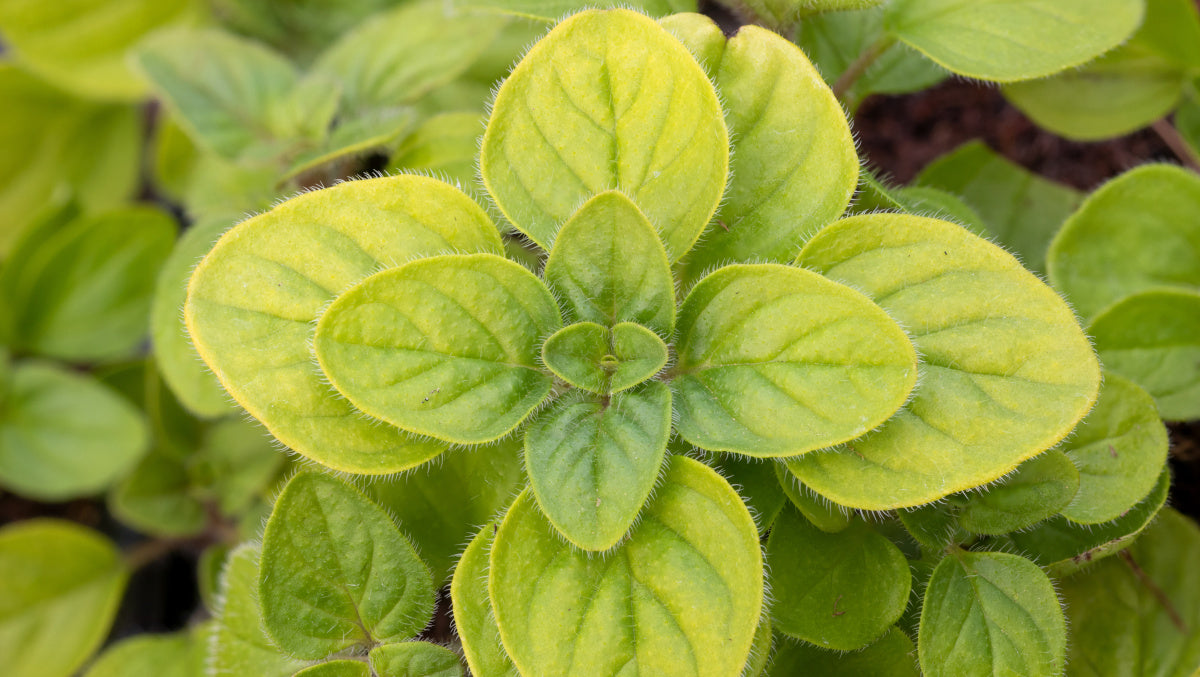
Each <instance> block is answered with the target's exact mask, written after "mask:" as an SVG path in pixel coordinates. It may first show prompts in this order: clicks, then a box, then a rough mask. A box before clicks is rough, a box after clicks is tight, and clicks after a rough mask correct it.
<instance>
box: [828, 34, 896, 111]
mask: <svg viewBox="0 0 1200 677" xmlns="http://www.w3.org/2000/svg"><path fill="white" fill-rule="evenodd" d="M894 44H896V38H893V37H892V36H890V35H882V36H880V37H879V39H878V40H876V41H875V42H874V44H872V45H871V46H870V47H868V48H866V50H864V51H863V53H862V54H859V55H858V58H857V59H855V60H854V61H853V62H852V63H851V64H850V65H849V66H847V67H846V70H845V71H844V72H843V73H842V74H841V75H840V76H839V77H838V79H837V81H836V82H834V83H833V95H834V96H836V97H837V98H838V99H839V100H842V99H844V98H845V96H846V92H849V91H850V88H851V87H853V86H854V83H856V82H858V79H859V78H861V77H862V76H863V74H864V73H866V72H867V69H868V68H870V67H871V66H873V65H874V64H875V62H876V61H877V60H878V59H879V57H881V56H883V53H884V52H886V51H888V50H889V49H891V47H892V45H894Z"/></svg>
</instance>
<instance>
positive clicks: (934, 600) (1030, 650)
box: [917, 551, 1067, 677]
mask: <svg viewBox="0 0 1200 677" xmlns="http://www.w3.org/2000/svg"><path fill="white" fill-rule="evenodd" d="M1066 650H1067V625H1066V621H1065V620H1064V619H1063V611H1062V608H1061V607H1060V606H1059V604H1058V596H1057V595H1056V594H1055V591H1054V584H1052V583H1051V582H1050V579H1049V578H1047V577H1046V574H1045V573H1044V572H1043V571H1042V570H1041V569H1039V568H1038V566H1037V565H1036V564H1034V563H1033V562H1030V561H1029V560H1027V559H1025V558H1024V557H1018V556H1017V555H1009V554H1007V553H1000V552H962V551H958V552H954V553H951V554H950V556H948V557H946V558H945V559H943V560H942V562H941V564H938V566H937V568H936V569H934V571H933V577H932V578H931V579H930V580H929V587H928V588H926V590H925V605H924V609H923V611H922V612H921V629H920V632H919V636H918V639H917V651H918V656H919V659H920V662H921V670H922V672H923V673H924V674H925V675H928V677H942V676H943V675H945V676H946V677H975V676H979V677H984V676H990V675H1025V676H1026V677H1058V676H1059V675H1061V674H1062V671H1063V665H1064V663H1065V654H1066Z"/></svg>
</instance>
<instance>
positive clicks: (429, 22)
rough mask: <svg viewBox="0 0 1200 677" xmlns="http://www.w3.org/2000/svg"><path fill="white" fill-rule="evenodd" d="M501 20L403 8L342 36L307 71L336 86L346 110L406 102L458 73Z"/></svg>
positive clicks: (439, 6)
mask: <svg viewBox="0 0 1200 677" xmlns="http://www.w3.org/2000/svg"><path fill="white" fill-rule="evenodd" d="M507 22H508V19H507V18H504V17H499V16H496V15H491V14H483V13H471V12H454V11H448V8H447V6H446V5H445V4H443V3H441V2H431V1H429V0H425V1H422V2H414V3H408V4H403V5H401V6H399V7H396V8H395V9H392V10H389V11H387V12H381V13H379V14H376V15H374V16H372V17H370V18H369V19H367V20H366V21H364V22H363V23H361V24H359V25H358V26H357V27H355V28H354V29H353V30H351V31H348V32H346V33H345V34H344V35H342V37H341V39H339V40H338V41H337V42H336V43H334V45H333V46H332V47H330V48H329V49H327V50H326V51H325V52H324V53H323V54H321V56H320V57H319V58H318V59H317V62H316V64H315V65H314V66H313V69H314V71H315V72H317V73H323V74H326V75H329V76H331V77H332V78H333V79H334V80H335V81H337V82H340V83H341V84H342V99H343V106H344V107H345V109H346V110H349V111H359V110H363V109H369V108H381V107H390V106H396V105H401V104H410V103H413V102H415V101H417V100H418V99H420V98H421V97H422V96H424V95H425V94H426V93H428V92H430V91H431V90H433V89H434V88H435V87H438V86H439V85H442V84H445V83H447V82H449V81H451V80H453V79H455V78H457V77H458V76H459V75H461V74H462V72H463V71H465V70H466V69H467V67H469V66H470V65H471V63H472V62H473V61H475V59H477V58H478V57H479V56H480V54H482V53H483V51H484V50H485V49H487V48H488V46H489V45H490V44H491V43H492V42H493V41H494V40H495V39H496V37H497V36H498V35H499V33H500V31H501V29H503V28H504V26H505V24H506V23H507ZM398 35H403V36H404V39H403V40H398V39H396V36H398Z"/></svg>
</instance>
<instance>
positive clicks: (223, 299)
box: [185, 176, 549, 473]
mask: <svg viewBox="0 0 1200 677" xmlns="http://www.w3.org/2000/svg"><path fill="white" fill-rule="evenodd" d="M445 251H459V252H472V251H490V252H496V253H499V252H500V251H502V249H501V244H500V238H499V236H498V235H497V232H496V229H495V226H494V225H493V224H492V223H491V221H490V220H489V219H488V218H487V215H486V214H484V212H483V210H481V209H480V208H479V207H478V206H477V205H476V204H475V203H474V202H472V201H471V200H470V199H468V198H467V197H466V196H465V195H463V194H462V193H460V192H459V191H457V190H455V189H454V188H451V187H450V186H447V185H445V184H443V183H441V182H438V181H435V180H433V179H427V178H424V177H418V176H398V177H391V178H382V179H369V180H363V181H353V182H349V183H343V184H340V185H337V186H334V187H332V188H327V189H325V190H320V191H314V192H310V193H305V194H304V195H301V196H299V197H296V198H293V199H291V200H288V201H287V202H285V203H283V204H281V205H279V206H277V207H275V208H274V209H272V210H271V211H269V212H267V213H265V214H261V215H259V216H256V217H254V218H252V219H249V220H247V221H244V222H242V223H241V224H239V225H238V226H236V227H235V228H233V229H232V230H230V231H229V232H227V233H226V234H225V235H224V236H223V237H222V238H221V240H220V241H218V242H217V245H216V246H215V247H214V248H213V250H212V252H210V253H209V255H208V256H207V257H205V259H204V261H202V262H201V263H200V265H199V266H198V267H197V268H196V272H195V273H194V274H193V276H192V281H191V284H190V287H189V294H188V302H187V305H186V306H185V319H186V321H187V324H188V332H189V333H190V334H191V337H192V340H193V342H194V344H195V346H196V348H197V350H198V351H199V353H200V355H201V356H202V357H203V358H204V360H205V362H207V363H208V365H209V367H210V368H212V370H213V371H214V372H215V373H216V374H217V378H218V379H219V380H220V381H221V382H222V384H223V385H224V387H225V389H226V390H227V391H228V392H229V393H230V394H231V395H232V396H233V397H234V399H236V400H237V402H238V404H240V405H242V406H243V407H245V409H246V411H248V412H250V413H251V414H252V415H254V416H255V417H256V418H258V419H259V420H260V421H262V422H263V423H264V424H266V426H267V428H268V429H269V430H270V431H271V434H273V435H275V437H277V438H279V440H280V441H281V442H283V443H284V444H286V445H288V446H289V447H291V448H292V449H295V450H296V451H298V452H300V453H302V454H304V455H305V456H308V457H309V458H312V459H314V460H317V461H319V462H320V463H322V464H323V465H326V466H329V467H332V468H335V469H338V470H345V471H353V472H365V473H386V472H395V471H398V470H402V469H405V468H410V467H413V466H415V465H419V464H421V463H423V462H425V461H426V460H428V459H430V458H432V457H433V456H436V455H437V454H439V453H441V452H442V450H443V446H442V445H440V444H435V443H432V442H428V441H420V440H417V439H416V438H414V437H413V436H411V435H409V434H407V433H404V432H402V431H399V430H396V429H394V428H390V427H386V426H379V425H377V424H375V423H372V422H370V421H367V420H364V419H363V418H362V415H361V413H360V412H358V411H356V410H355V409H354V408H353V407H352V406H351V405H350V404H349V403H348V402H346V401H345V400H343V399H341V398H340V397H338V396H337V395H336V394H334V393H333V392H331V391H330V389H329V386H328V385H326V384H325V383H324V382H322V377H321V376H320V375H319V374H318V373H317V372H316V370H315V369H313V365H312V354H311V352H310V350H309V341H310V339H311V337H312V334H313V320H314V319H315V318H316V317H317V316H318V315H319V314H320V312H321V311H322V309H324V308H325V307H326V306H327V305H328V303H329V302H330V301H332V300H333V298H334V297H335V296H336V295H337V294H338V293H339V292H341V291H343V290H345V289H347V288H348V287H350V286H351V285H353V284H355V283H356V282H358V281H360V280H362V279H363V278H365V277H367V276H368V275H370V274H371V273H373V272H375V271H377V270H379V269H380V268H382V267H387V266H391V265H396V264H399V263H403V262H405V261H409V260H411V259H413V258H417V257H421V256H429V255H432V254H437V253H441V252H445ZM547 333H549V332H547ZM264 383H269V384H270V387H262V386H260V385H259V384H264Z"/></svg>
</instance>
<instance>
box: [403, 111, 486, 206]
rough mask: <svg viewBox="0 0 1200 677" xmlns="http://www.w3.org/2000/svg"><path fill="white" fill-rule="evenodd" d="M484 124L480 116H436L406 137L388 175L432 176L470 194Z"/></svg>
mask: <svg viewBox="0 0 1200 677" xmlns="http://www.w3.org/2000/svg"><path fill="white" fill-rule="evenodd" d="M483 124H484V119H483V118H482V117H481V116H480V115H478V114H477V113H443V114H441V115H435V116H433V117H431V118H429V119H428V120H426V121H425V122H423V123H421V125H420V126H419V127H417V128H416V129H414V130H413V132H412V133H411V134H409V135H408V136H407V137H405V139H404V141H402V142H401V143H400V147H399V148H397V149H396V152H395V153H393V154H392V157H391V160H390V161H389V162H388V167H387V171H389V172H418V173H420V172H424V173H430V174H433V175H434V176H438V177H440V178H442V179H443V180H445V181H447V182H448V183H453V184H457V185H458V187H459V188H460V189H462V190H467V189H469V188H470V187H471V186H474V185H475V158H476V156H478V154H479V137H480V136H482V135H483Z"/></svg>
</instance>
